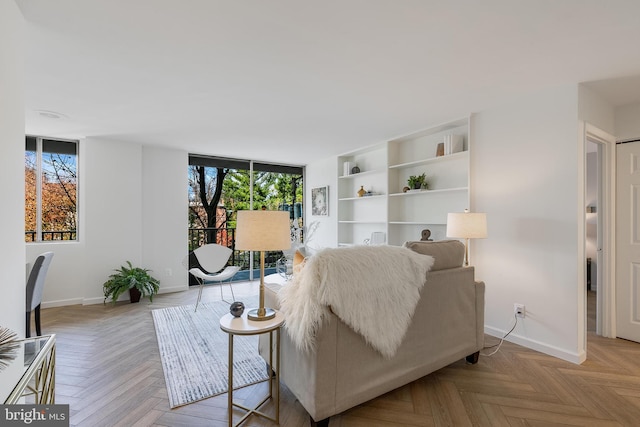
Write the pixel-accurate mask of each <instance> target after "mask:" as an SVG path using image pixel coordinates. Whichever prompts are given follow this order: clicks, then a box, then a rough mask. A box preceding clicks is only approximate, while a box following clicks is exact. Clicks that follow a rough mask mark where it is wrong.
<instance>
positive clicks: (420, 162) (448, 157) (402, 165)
mask: <svg viewBox="0 0 640 427" xmlns="http://www.w3.org/2000/svg"><path fill="white" fill-rule="evenodd" d="M468 154H469V152H468V151H461V152H459V153H453V154H448V155H446V156H440V157H431V158H429V159H422V160H416V161H414V162H408V163H400V164H397V165H390V166H389V169H402V168H410V167H413V166H422V165H426V164H429V163H436V162H446V161H447V160H455V159H460V158H462V157H465V156H468ZM341 178H342V177H341Z"/></svg>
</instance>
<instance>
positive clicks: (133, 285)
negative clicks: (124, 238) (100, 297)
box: [102, 261, 160, 303]
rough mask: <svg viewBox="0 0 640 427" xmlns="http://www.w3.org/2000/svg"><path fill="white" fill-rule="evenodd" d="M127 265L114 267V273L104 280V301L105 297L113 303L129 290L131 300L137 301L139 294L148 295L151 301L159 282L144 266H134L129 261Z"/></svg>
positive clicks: (156, 291)
mask: <svg viewBox="0 0 640 427" xmlns="http://www.w3.org/2000/svg"><path fill="white" fill-rule="evenodd" d="M127 265H128V267H127V266H124V265H123V266H122V267H120V268H118V269H116V270H115V271H116V272H115V273H114V274H112V275H110V276H109V280H107V281H106V282H104V284H103V285H102V290H103V291H104V302H105V303H106V302H107V298H111V300H112V301H113V302H114V303H115V302H116V301H117V300H118V297H119V296H120V295H121V294H123V293H124V292H125V291H127V290H129V297H130V299H131V302H139V301H140V297H141V296H147V295H148V296H149V301H151V302H153V296H154V295H155V294H157V293H158V289H159V288H160V282H159V281H158V280H157V279H155V278H154V277H152V276H151V275H150V274H149V271H151V270H147V269H144V268H140V267H134V266H133V265H131V262H130V261H127Z"/></svg>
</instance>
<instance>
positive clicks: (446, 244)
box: [404, 240, 464, 271]
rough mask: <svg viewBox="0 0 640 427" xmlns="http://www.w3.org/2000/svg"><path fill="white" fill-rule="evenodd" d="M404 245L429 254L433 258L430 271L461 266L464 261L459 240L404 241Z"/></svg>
mask: <svg viewBox="0 0 640 427" xmlns="http://www.w3.org/2000/svg"><path fill="white" fill-rule="evenodd" d="M404 247H406V248H409V249H411V250H412V251H414V252H417V253H419V254H423V255H431V256H432V257H433V258H434V259H435V262H434V263H433V267H431V271H436V270H445V269H447V268H456V267H461V266H462V263H463V262H464V244H463V243H462V242H460V241H459V240H438V241H434V242H431V241H418V242H405V243H404Z"/></svg>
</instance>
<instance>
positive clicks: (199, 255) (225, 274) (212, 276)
mask: <svg viewBox="0 0 640 427" xmlns="http://www.w3.org/2000/svg"><path fill="white" fill-rule="evenodd" d="M232 253H233V251H232V250H231V249H230V248H228V247H226V246H222V245H217V244H215V243H210V244H207V245H204V246H200V247H199V248H198V249H196V250H194V251H193V254H194V255H195V256H196V259H197V260H198V263H199V264H200V266H201V267H202V269H204V270H205V271H203V270H201V269H200V268H191V269H189V273H190V274H192V275H193V277H195V278H196V280H198V282H200V291H199V292H198V301H197V302H196V309H195V311H198V304H200V299H201V298H202V289H203V288H204V286H205V284H208V283H219V284H220V298H221V299H222V301H225V302H229V301H227V300H225V299H224V295H223V294H222V282H223V281H225V280H227V279H231V278H232V277H233V276H235V274H236V273H237V272H238V271H239V270H240V267H236V266H227V267H225V265H226V264H227V261H228V260H229V257H231V254H232ZM223 268H224V270H223ZM220 270H222V271H220ZM229 289H231V297H232V298H233V300H234V301H235V298H236V297H235V295H234V294H233V286H232V285H231V282H229Z"/></svg>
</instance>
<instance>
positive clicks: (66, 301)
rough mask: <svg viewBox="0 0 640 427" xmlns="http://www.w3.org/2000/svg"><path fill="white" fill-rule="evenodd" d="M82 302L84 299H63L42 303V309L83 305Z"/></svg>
mask: <svg viewBox="0 0 640 427" xmlns="http://www.w3.org/2000/svg"><path fill="white" fill-rule="evenodd" d="M82 301H83V300H82V298H70V299H61V300H57V301H45V302H42V303H41V305H40V308H52V307H64V306H66V305H78V304H82ZM100 302H102V301H100Z"/></svg>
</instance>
